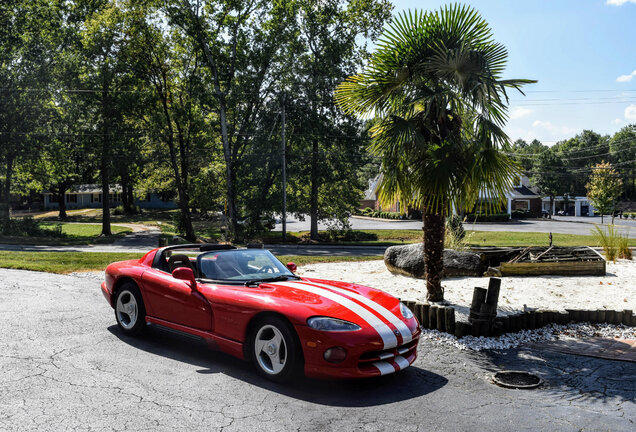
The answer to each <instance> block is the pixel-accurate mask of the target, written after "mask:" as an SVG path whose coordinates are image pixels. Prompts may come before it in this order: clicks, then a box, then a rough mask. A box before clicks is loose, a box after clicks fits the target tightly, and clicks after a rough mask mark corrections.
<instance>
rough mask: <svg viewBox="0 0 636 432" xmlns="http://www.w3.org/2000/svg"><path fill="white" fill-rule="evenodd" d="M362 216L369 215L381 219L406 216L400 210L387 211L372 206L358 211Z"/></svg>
mask: <svg viewBox="0 0 636 432" xmlns="http://www.w3.org/2000/svg"><path fill="white" fill-rule="evenodd" d="M358 214H359V215H361V216H368V217H374V218H381V219H404V218H405V216H404V215H403V214H402V213H400V212H386V211H380V210H373V209H372V208H368V207H367V208H364V209H362V210H360V211H359V212H358Z"/></svg>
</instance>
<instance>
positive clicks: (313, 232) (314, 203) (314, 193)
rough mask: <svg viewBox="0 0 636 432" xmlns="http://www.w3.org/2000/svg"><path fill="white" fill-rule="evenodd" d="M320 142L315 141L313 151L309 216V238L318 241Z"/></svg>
mask: <svg viewBox="0 0 636 432" xmlns="http://www.w3.org/2000/svg"><path fill="white" fill-rule="evenodd" d="M319 162H320V161H319V160H318V140H316V139H314V141H313V143H312V149H311V193H310V197H309V200H310V208H309V215H310V218H311V229H310V232H309V237H310V238H311V239H312V240H318V186H319V184H318V182H319V178H318V169H319V167H318V163H319Z"/></svg>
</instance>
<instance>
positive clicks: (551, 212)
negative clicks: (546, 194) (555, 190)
mask: <svg viewBox="0 0 636 432" xmlns="http://www.w3.org/2000/svg"><path fill="white" fill-rule="evenodd" d="M554 210H555V208H554V197H553V196H551V197H550V212H549V213H550V214H551V215H552V216H554Z"/></svg>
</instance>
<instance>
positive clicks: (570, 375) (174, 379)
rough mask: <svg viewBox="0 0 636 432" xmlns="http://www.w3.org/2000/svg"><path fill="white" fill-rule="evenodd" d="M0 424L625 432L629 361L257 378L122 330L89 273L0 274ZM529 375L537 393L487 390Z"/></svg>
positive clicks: (472, 362)
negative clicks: (500, 373) (505, 377)
mask: <svg viewBox="0 0 636 432" xmlns="http://www.w3.org/2000/svg"><path fill="white" fill-rule="evenodd" d="M0 317H1V319H0V430H2V431H4V430H9V431H25V430H37V431H49V430H50V431H60V430H77V431H88V430H105V431H106V430H107V431H111V430H113V431H119V430H132V431H141V430H145V429H152V430H166V431H173V430H184V431H186V430H187V431H194V430H206V431H214V430H228V431H230V430H235V431H253V430H254V431H291V430H298V431H322V430H334V431H351V430H364V431H375V430H400V431H416V430H421V431H429V430H469V429H470V430H488V431H499V430H502V431H504V430H560V431H578V430H581V429H585V430H613V431H628V430H634V427H635V424H636V423H635V422H636V403H635V402H634V400H635V399H636V371H635V370H634V369H635V368H634V364H632V363H626V362H616V361H606V360H599V359H594V358H585V357H575V356H567V355H564V354H558V353H551V352H547V351H546V352H543V351H536V350H530V349H516V350H504V351H499V352H494V351H486V352H480V353H474V352H464V351H458V350H456V349H453V348H451V347H447V346H441V345H437V344H436V343H435V342H433V341H422V342H421V344H420V347H419V353H420V357H419V359H418V360H417V362H416V363H415V365H414V366H413V367H410V368H408V369H407V370H405V371H404V372H403V373H401V374H398V375H395V376H387V377H384V378H382V379H374V380H367V381H356V382H329V381H327V382H324V381H313V380H308V379H302V380H299V381H298V382H295V383H293V384H291V385H288V386H281V385H276V384H271V383H269V382H267V381H265V380H263V379H261V378H260V377H259V376H258V375H257V374H256V373H255V372H254V371H253V370H252V368H251V367H249V366H248V365H247V364H245V363H243V362H240V361H237V360H235V359H234V358H231V357H228V356H226V355H224V354H221V353H216V352H213V351H210V350H208V349H207V348H206V347H205V346H204V345H202V344H201V343H200V342H198V341H196V340H191V339H187V338H183V337H181V336H176V335H173V334H171V333H167V332H165V331H160V330H157V329H153V330H151V331H150V332H149V334H148V335H147V336H146V337H144V338H142V339H131V338H128V337H125V336H122V335H121V334H120V332H119V331H118V330H117V327H116V326H115V319H114V315H113V312H112V310H111V309H110V307H109V306H108V305H107V304H106V302H105V301H104V298H103V297H102V295H101V293H100V290H99V281H98V280H96V279H95V278H94V277H76V276H62V275H53V274H46V273H36V272H27V271H19V270H5V269H0ZM503 368H506V369H527V370H532V371H534V372H536V373H538V374H540V375H541V376H542V377H543V378H544V379H545V380H546V381H547V383H548V384H547V386H546V387H544V388H543V389H540V390H532V391H520V390H506V389H503V388H499V387H496V386H494V385H492V384H491V383H490V382H489V380H488V377H489V376H490V374H491V373H492V371H493V370H499V369H503Z"/></svg>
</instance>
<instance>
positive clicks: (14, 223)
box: [0, 216, 64, 237]
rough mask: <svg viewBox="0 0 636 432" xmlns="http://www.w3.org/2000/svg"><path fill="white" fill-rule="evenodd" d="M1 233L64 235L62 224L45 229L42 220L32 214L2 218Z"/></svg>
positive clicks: (35, 235) (18, 235)
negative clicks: (22, 216)
mask: <svg viewBox="0 0 636 432" xmlns="http://www.w3.org/2000/svg"><path fill="white" fill-rule="evenodd" d="M0 234H3V235H7V236H16V237H26V236H30V237H63V236H64V234H62V225H55V226H53V228H52V229H44V228H42V227H41V226H40V221H38V220H37V219H33V218H32V217H31V216H27V217H24V218H15V219H6V220H0Z"/></svg>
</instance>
